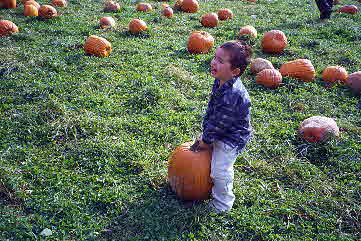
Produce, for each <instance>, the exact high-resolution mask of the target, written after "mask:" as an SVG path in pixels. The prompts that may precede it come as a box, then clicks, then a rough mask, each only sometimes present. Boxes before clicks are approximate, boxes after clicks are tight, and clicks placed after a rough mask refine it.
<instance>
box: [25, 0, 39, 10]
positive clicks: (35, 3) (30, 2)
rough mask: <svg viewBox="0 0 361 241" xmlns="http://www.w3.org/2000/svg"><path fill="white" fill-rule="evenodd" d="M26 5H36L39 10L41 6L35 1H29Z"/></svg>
mask: <svg viewBox="0 0 361 241" xmlns="http://www.w3.org/2000/svg"><path fill="white" fill-rule="evenodd" d="M25 5H34V6H35V7H36V8H37V9H38V10H39V9H40V4H39V3H38V2H36V1H34V0H29V1H26V2H25V3H24V6H25Z"/></svg>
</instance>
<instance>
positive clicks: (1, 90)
mask: <svg viewBox="0 0 361 241" xmlns="http://www.w3.org/2000/svg"><path fill="white" fill-rule="evenodd" d="M341 2H342V4H355V5H357V6H358V7H359V8H361V3H358V2H357V1H353V0H341ZM39 3H41V4H46V3H48V1H44V0H39ZM119 3H120V4H121V5H122V9H121V10H120V11H119V12H116V13H104V12H103V11H102V10H103V2H102V1H101V0H70V1H69V6H68V8H57V9H58V11H59V12H60V13H61V16H59V17H56V18H54V19H50V20H41V19H39V18H34V17H24V16H23V15H22V6H20V7H19V8H16V9H0V16H2V17H3V18H4V19H7V20H11V21H13V22H14V23H16V25H17V26H18V27H19V29H20V32H19V33H17V34H14V35H12V36H10V37H3V38H0V110H1V112H0V239H2V240H45V239H46V240H110V239H111V240H360V239H361V179H360V176H361V175H360V173H361V130H360V127H361V100H360V93H355V92H353V91H352V90H350V89H349V88H348V87H346V86H344V85H343V84H339V83H338V84H335V85H333V86H326V85H325V83H324V82H323V81H322V79H321V73H322V71H323V69H324V68H325V67H327V66H330V65H341V66H343V67H345V68H346V69H347V71H348V72H349V73H353V72H356V71H360V70H361V15H360V13H358V14H356V15H347V14H337V13H334V14H333V15H332V18H331V20H330V22H328V23H327V24H320V23H319V21H318V15H319V12H318V10H317V7H316V4H315V2H314V1H313V0H287V1H283V0H272V1H271V0H259V1H258V2H257V3H256V4H250V3H247V2H245V1H226V0H209V1H205V0H203V1H202V0H201V1H200V6H201V8H200V11H199V12H198V13H194V14H190V13H183V12H176V13H175V15H174V18H172V19H166V18H164V17H161V16H160V7H159V6H160V4H161V2H157V1H150V3H151V4H152V5H153V6H154V11H152V12H150V13H141V12H137V11H136V9H135V8H134V6H135V4H136V1H125V0H124V1H122V2H119ZM173 3H174V2H171V5H173ZM338 7H339V5H337V6H335V7H334V8H335V9H337V8H338ZM220 8H230V9H232V11H233V12H234V14H235V17H234V18H233V19H232V20H229V21H222V22H221V23H220V25H219V26H218V27H216V28H212V29H205V28H203V27H202V26H201V25H200V23H199V18H200V16H201V15H202V14H204V13H208V12H212V11H213V12H214V11H217V10H218V9H220ZM102 16H112V17H114V18H115V19H116V21H117V26H116V27H114V28H112V29H110V30H102V29H100V28H99V27H98V21H99V19H100V17H102ZM138 17H139V18H141V19H143V20H144V21H146V22H147V24H148V26H149V30H148V31H147V32H146V33H143V34H140V35H136V36H134V35H131V34H130V33H129V32H128V30H127V26H128V23H129V22H130V20H131V19H133V18H138ZM248 24H251V25H253V26H254V27H255V28H256V29H257V30H258V33H259V37H258V38H257V39H256V40H255V41H254V46H253V47H254V57H263V58H266V59H268V60H270V61H271V62H272V63H273V64H274V66H275V67H276V68H279V67H280V66H281V64H283V63H285V62H287V61H289V60H294V59H296V58H307V59H310V60H311V61H312V63H313V65H314V66H315V69H316V71H317V78H316V79H315V81H313V82H308V83H305V82H302V81H300V80H297V79H292V78H284V79H283V84H282V85H281V86H280V87H279V88H277V89H266V88H264V87H262V86H260V85H258V84H256V83H255V76H254V75H253V74H252V73H251V72H250V71H249V69H247V70H246V72H245V73H244V75H243V77H242V80H243V82H244V84H245V86H246V88H247V89H248V90H249V93H250V96H251V100H252V104H253V105H252V125H253V127H254V137H253V139H252V141H251V142H250V143H249V144H248V145H247V148H246V150H245V152H244V153H243V154H242V155H240V156H239V158H238V159H237V161H236V167H235V187H234V191H235V194H236V202H235V206H234V209H233V210H232V211H231V212H230V213H227V214H219V215H217V214H213V213H208V212H207V209H206V205H205V204H204V203H203V204H199V205H196V206H193V207H191V208H188V209H187V208H185V207H184V204H183V202H182V201H181V200H179V199H177V197H176V196H175V194H174V193H173V192H172V191H171V190H170V188H169V186H168V185H167V180H166V175H167V158H168V156H169V155H170V153H171V151H172V150H173V149H174V148H175V147H176V146H178V145H179V144H181V143H183V142H186V141H190V140H192V139H194V138H195V137H197V136H198V135H199V134H200V133H201V122H202V117H203V115H204V113H205V109H206V105H207V101H208V97H209V93H210V90H211V85H212V83H213V79H212V77H211V76H210V74H209V63H210V61H211V59H212V57H213V54H214V50H215V48H213V49H212V51H211V52H210V53H208V54H203V55H191V54H189V53H188V52H187V50H186V42H187V39H188V36H189V34H190V33H191V32H192V31H193V30H205V31H207V32H209V33H211V34H212V35H213V36H214V37H215V46H219V45H220V44H222V43H223V42H225V41H227V40H232V39H236V38H237V33H238V30H239V28H240V27H242V26H244V25H248ZM272 29H279V30H282V31H283V32H284V33H285V34H286V35H287V37H288V40H289V46H288V48H287V49H286V50H285V51H284V52H283V53H282V54H279V55H272V54H264V53H262V51H261V49H260V40H261V37H262V35H263V33H264V32H266V31H269V30H272ZM91 34H95V35H98V36H102V37H104V38H106V39H107V40H109V41H110V42H111V43H112V46H113V52H112V53H111V55H110V56H109V57H105V58H99V57H94V56H89V55H86V54H85V53H84V50H83V48H82V46H83V44H84V42H85V39H86V38H87V37H88V36H89V35H91ZM313 115H323V116H327V117H332V118H334V119H335V120H336V122H337V124H338V126H339V127H340V128H341V134H340V136H339V138H337V139H335V140H332V141H330V142H328V143H324V144H310V143H307V142H305V141H303V140H302V139H300V137H299V136H298V134H297V130H298V127H299V125H300V123H301V122H302V121H303V120H304V119H306V118H308V117H310V116H313ZM44 229H50V230H51V232H52V234H51V235H50V236H44V235H42V234H41V232H42V231H43V230H44Z"/></svg>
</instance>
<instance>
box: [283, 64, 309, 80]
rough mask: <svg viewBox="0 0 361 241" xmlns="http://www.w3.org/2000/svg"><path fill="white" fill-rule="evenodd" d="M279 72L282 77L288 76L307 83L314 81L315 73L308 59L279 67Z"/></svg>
mask: <svg viewBox="0 0 361 241" xmlns="http://www.w3.org/2000/svg"><path fill="white" fill-rule="evenodd" d="M280 72H281V74H282V76H283V77H285V76H290V77H293V78H297V79H301V80H303V81H306V82H309V81H312V80H314V79H315V76H316V72H315V68H314V67H313V65H312V63H311V61H310V60H308V59H296V60H292V61H289V62H287V63H284V64H282V65H281V68H280Z"/></svg>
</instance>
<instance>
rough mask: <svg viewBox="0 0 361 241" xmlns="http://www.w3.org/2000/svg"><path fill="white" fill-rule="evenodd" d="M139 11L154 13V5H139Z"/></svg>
mask: <svg viewBox="0 0 361 241" xmlns="http://www.w3.org/2000/svg"><path fill="white" fill-rule="evenodd" d="M137 10H138V11H141V12H149V11H152V10H153V8H152V5H150V4H149V3H138V4H137Z"/></svg>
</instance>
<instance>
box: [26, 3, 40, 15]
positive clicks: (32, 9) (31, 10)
mask: <svg viewBox="0 0 361 241" xmlns="http://www.w3.org/2000/svg"><path fill="white" fill-rule="evenodd" d="M38 15H39V11H38V9H37V8H36V6H35V5H33V4H25V5H24V16H33V17H34V16H38Z"/></svg>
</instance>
